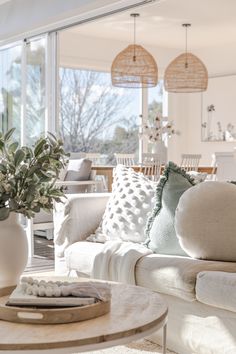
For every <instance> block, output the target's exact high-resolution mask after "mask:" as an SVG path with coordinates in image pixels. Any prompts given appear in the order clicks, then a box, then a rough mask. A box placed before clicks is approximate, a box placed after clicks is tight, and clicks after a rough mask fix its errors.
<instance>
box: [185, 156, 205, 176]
mask: <svg viewBox="0 0 236 354" xmlns="http://www.w3.org/2000/svg"><path fill="white" fill-rule="evenodd" d="M201 157H202V155H200V154H182V155H181V159H182V161H181V164H180V167H181V168H182V169H183V170H185V171H187V172H188V171H197V170H198V166H199V162H200V159H201Z"/></svg>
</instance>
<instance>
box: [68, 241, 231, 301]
mask: <svg viewBox="0 0 236 354" xmlns="http://www.w3.org/2000/svg"><path fill="white" fill-rule="evenodd" d="M103 247H104V245H103V244H101V243H95V242H83V241H82V242H81V241H80V242H76V243H74V244H72V245H70V246H69V247H68V248H67V249H66V251H65V260H66V264H67V267H68V269H69V270H76V271H77V272H78V273H79V274H81V275H86V276H91V273H92V268H93V262H94V259H95V257H96V255H97V254H98V253H99V252H101V250H102V249H103ZM202 271H223V272H236V263H232V262H214V261H203V260H198V259H191V258H189V257H181V256H166V255H158V254H151V255H148V256H145V257H142V258H141V259H140V260H139V261H138V262H137V264H136V267H135V272H136V274H135V275H136V283H137V285H139V286H144V287H147V288H150V289H152V290H154V291H157V292H159V293H163V294H169V295H172V296H177V297H179V298H182V299H184V300H188V301H194V300H196V296H195V284H196V277H197V274H198V273H199V272H202Z"/></svg>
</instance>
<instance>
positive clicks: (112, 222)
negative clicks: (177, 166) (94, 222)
mask: <svg viewBox="0 0 236 354" xmlns="http://www.w3.org/2000/svg"><path fill="white" fill-rule="evenodd" d="M113 175H114V179H113V185H112V194H111V196H110V199H109V201H108V204H107V206H106V210H105V213H104V216H103V219H102V222H101V225H100V227H99V228H98V229H97V231H96V233H95V235H93V236H92V237H89V238H88V239H89V240H90V241H101V242H104V241H106V240H114V239H116V240H117V239H121V240H123V241H132V242H143V241H144V240H145V238H146V236H145V226H146V221H147V219H148V217H149V215H150V213H151V211H152V209H153V206H154V199H155V198H154V196H155V186H156V184H155V183H154V182H152V181H150V180H149V179H148V178H147V177H145V176H144V175H143V174H141V173H137V172H135V171H134V170H133V169H132V168H128V167H125V166H123V165H118V166H117V167H116V168H115V169H114V173H113Z"/></svg>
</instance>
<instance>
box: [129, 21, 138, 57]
mask: <svg viewBox="0 0 236 354" xmlns="http://www.w3.org/2000/svg"><path fill="white" fill-rule="evenodd" d="M130 16H131V17H133V18H134V55H133V62H136V17H138V16H139V14H131V15H130Z"/></svg>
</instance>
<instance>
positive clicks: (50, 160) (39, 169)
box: [0, 128, 69, 220]
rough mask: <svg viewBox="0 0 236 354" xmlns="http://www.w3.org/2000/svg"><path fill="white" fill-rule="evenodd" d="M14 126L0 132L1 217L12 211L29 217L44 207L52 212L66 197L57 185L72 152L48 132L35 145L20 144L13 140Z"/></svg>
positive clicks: (0, 218) (4, 217)
mask: <svg viewBox="0 0 236 354" xmlns="http://www.w3.org/2000/svg"><path fill="white" fill-rule="evenodd" d="M14 130H15V129H14V128H13V129H11V130H9V131H8V132H7V133H6V134H5V135H4V134H3V133H1V132H0V220H4V219H6V218H7V217H8V216H9V213H10V212H11V211H14V212H16V213H20V214H23V215H25V216H26V217H28V218H31V217H34V215H35V213H38V212H39V211H40V210H41V209H43V210H45V211H47V212H49V211H50V210H52V208H53V202H54V201H56V202H61V201H62V199H63V197H64V192H63V189H62V187H60V188H59V187H56V185H55V182H56V180H57V179H58V176H59V173H60V170H61V169H62V168H64V167H65V166H66V164H67V162H68V156H69V155H68V154H66V153H65V151H64V148H63V143H62V141H61V140H59V139H57V138H56V137H55V136H54V135H53V134H51V133H48V136H47V137H43V138H40V139H39V140H38V141H37V142H36V143H35V145H34V147H33V148H29V147H27V146H22V147H20V146H19V144H18V142H14V141H12V134H13V132H14Z"/></svg>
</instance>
